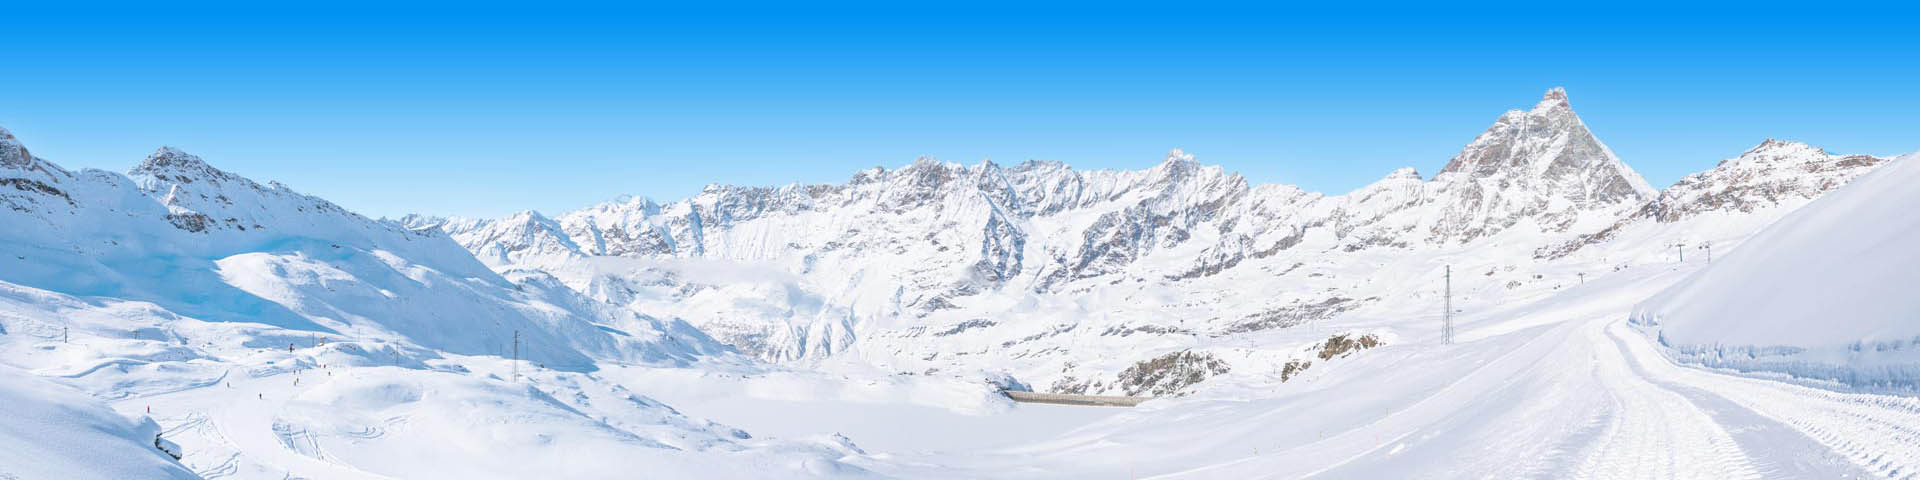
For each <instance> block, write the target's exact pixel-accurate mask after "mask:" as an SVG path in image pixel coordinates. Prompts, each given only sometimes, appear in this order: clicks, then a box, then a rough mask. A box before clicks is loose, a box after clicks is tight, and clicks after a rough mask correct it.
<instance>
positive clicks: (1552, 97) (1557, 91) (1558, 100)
mask: <svg viewBox="0 0 1920 480" xmlns="http://www.w3.org/2000/svg"><path fill="white" fill-rule="evenodd" d="M1552 108H1573V104H1572V103H1569V102H1568V101H1567V89H1565V88H1561V87H1553V88H1549V89H1547V94H1546V95H1542V96H1541V97H1540V103H1538V104H1535V105H1534V106H1533V109H1534V110H1536V111H1538V110H1541V109H1552Z"/></svg>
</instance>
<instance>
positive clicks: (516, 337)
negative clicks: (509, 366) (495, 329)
mask: <svg viewBox="0 0 1920 480" xmlns="http://www.w3.org/2000/svg"><path fill="white" fill-rule="evenodd" d="M513 381H514V383H519V382H520V331H519V330H514V331H513Z"/></svg>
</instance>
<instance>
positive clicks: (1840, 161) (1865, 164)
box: [1535, 139, 1889, 259]
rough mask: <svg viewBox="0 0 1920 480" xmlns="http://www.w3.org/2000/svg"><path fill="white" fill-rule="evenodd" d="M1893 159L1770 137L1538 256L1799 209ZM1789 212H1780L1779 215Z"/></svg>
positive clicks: (1552, 256) (1556, 255) (1554, 256)
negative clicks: (1716, 217)
mask: <svg viewBox="0 0 1920 480" xmlns="http://www.w3.org/2000/svg"><path fill="white" fill-rule="evenodd" d="M1888 160H1889V159H1887V158H1883V157H1875V156H1872V155H1835V154H1830V153H1827V152H1826V151H1825V150H1821V149H1819V148H1817V147H1814V146H1812V145H1807V144H1805V143H1800V142H1789V141H1783V140H1773V139H1769V140H1767V141H1765V142H1761V143H1760V144H1759V145H1756V146H1754V147H1753V148H1751V149H1748V150H1747V151H1746V152H1743V153H1741V154H1740V156H1738V157H1734V158H1729V159H1725V160H1721V161H1720V163H1719V164H1717V165H1715V166H1714V167H1713V168H1712V169H1710V170H1707V171H1704V172H1699V173H1695V174H1692V175H1688V176H1686V178H1682V179H1680V181H1678V182H1674V184H1673V185H1672V186H1670V187H1667V189H1666V190H1663V191H1661V192H1660V195H1659V196H1658V197H1656V198H1654V199H1653V200H1652V201H1650V202H1648V203H1646V204H1644V205H1642V206H1641V207H1640V208H1638V209H1636V210H1635V211H1634V212H1633V213H1632V214H1630V215H1628V216H1625V217H1622V218H1621V219H1619V220H1618V221H1616V222H1614V223H1613V224H1611V225H1608V226H1607V227H1606V228H1604V229H1601V230H1598V231H1595V232H1591V233H1586V234H1582V235H1580V236H1579V237H1576V238H1574V239H1572V240H1569V241H1567V242H1565V243H1561V244H1556V245H1551V246H1546V247H1541V248H1540V249H1539V250H1538V251H1536V252H1535V256H1536V257H1538V258H1542V259H1557V258H1562V257H1565V256H1567V255H1571V254H1573V252H1576V251H1579V250H1580V249H1582V248H1584V247H1586V246H1588V245H1593V244H1598V243H1601V242H1605V241H1608V240H1612V239H1614V238H1616V237H1618V236H1619V235H1621V234H1622V233H1623V232H1625V231H1627V230H1630V229H1634V228H1647V227H1646V225H1647V224H1654V223H1657V224H1672V223H1678V222H1682V221H1685V220H1687V219H1689V218H1693V217H1696V216H1699V215H1703V214H1707V213H1723V214H1752V213H1755V212H1758V211H1761V210H1773V211H1780V210H1785V209H1790V208H1795V207H1798V206H1800V205H1803V204H1805V203H1807V202H1810V201H1812V200H1813V199H1815V198H1818V197H1819V196H1820V195H1823V194H1825V193H1827V192H1830V191H1833V190H1834V189H1836V188H1839V187H1840V186H1842V185H1846V184H1847V183H1848V182H1851V181H1853V179H1854V178H1856V177H1859V176H1860V175H1863V174H1866V173H1867V172H1870V171H1873V169H1875V168H1877V167H1879V166H1881V165H1882V164H1885V163H1886V162H1887V161H1888ZM1779 214H1783V213H1775V215H1779Z"/></svg>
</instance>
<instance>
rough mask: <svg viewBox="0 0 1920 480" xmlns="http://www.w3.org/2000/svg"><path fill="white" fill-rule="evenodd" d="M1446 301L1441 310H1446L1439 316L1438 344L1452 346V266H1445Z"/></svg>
mask: <svg viewBox="0 0 1920 480" xmlns="http://www.w3.org/2000/svg"><path fill="white" fill-rule="evenodd" d="M1446 285H1447V286H1446V289H1447V293H1446V301H1445V302H1444V303H1442V304H1441V308H1445V309H1447V310H1446V312H1443V313H1442V314H1441V315H1440V343H1444V344H1448V345H1452V344H1453V265H1447V274H1446Z"/></svg>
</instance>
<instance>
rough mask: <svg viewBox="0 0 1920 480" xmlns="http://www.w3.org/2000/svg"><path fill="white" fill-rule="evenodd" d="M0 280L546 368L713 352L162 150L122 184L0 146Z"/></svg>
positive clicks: (443, 244)
mask: <svg viewBox="0 0 1920 480" xmlns="http://www.w3.org/2000/svg"><path fill="white" fill-rule="evenodd" d="M0 146H3V147H0V154H4V157H3V158H0V182H3V183H4V184H5V185H8V186H10V187H12V188H8V189H6V192H5V194H4V195H0V203H4V205H5V206H6V207H8V208H7V209H6V210H4V211H0V220H3V221H4V222H5V223H6V225H7V226H8V228H6V229H4V230H0V250H4V251H6V252H8V254H9V255H8V256H7V258H4V259H0V281H5V282H10V283H14V284H18V285H24V286H29V287H35V288H42V289H46V290H51V291H55V292H60V293H65V294H70V295H79V296H91V297H110V298H119V299H128V300H139V301H146V302H152V303H154V304H156V305H159V306H161V307H162V308H165V309H167V310H169V311H171V312H174V313H177V314H180V315H184V316H190V317H195V318H199V319H203V320H211V321H234V322H253V323H263V324H268V325H273V326H277V327H281V328H285V329H290V330H298V331H302V332H311V333H313V334H317V335H323V336H328V337H332V338H334V339H336V340H348V339H381V340H392V341H404V342H408V343H412V344H414V345H418V346H421V347H425V348H429V349H432V350H438V351H445V352H452V353H462V354H499V353H502V352H505V351H506V350H505V349H506V348H508V347H509V343H511V342H512V336H513V335H514V332H516V331H518V332H519V334H520V344H521V352H522V353H521V354H522V356H523V357H524V358H528V359H532V360H535V361H538V362H541V363H543V364H546V365H549V366H552V367H555V368H568V369H591V368H593V365H594V363H595V361H596V360H614V361H632V362H686V361H690V360H692V359H693V358H695V357H697V356H699V355H703V354H706V353H713V352H720V351H722V350H723V348H722V347H720V346H718V345H717V344H714V343H712V342H710V341H708V340H707V339H706V338H705V337H704V336H702V335H699V334H698V333H697V332H696V331H695V330H693V329H692V328H689V327H688V326H686V325H684V324H680V323H676V322H671V321H661V320H657V319H654V318H652V317H647V316H644V315H641V314H638V313H636V312H633V311H631V310H627V309H620V308H611V307H609V306H606V305H603V304H600V303H598V302H594V301H591V300H588V299H586V298H584V297H581V296H579V295H578V294H577V293H575V292H574V291H572V290H570V289H567V288H565V287H563V286H561V285H560V284H558V283H557V282H553V281H550V280H547V279H542V278H540V277H543V276H542V275H538V274H533V275H530V276H524V277H523V278H522V281H510V280H508V279H507V278H504V277H502V276H501V275H500V274H497V273H495V272H494V271H492V270H489V269H488V268H487V267H486V266H485V265H484V264H482V263H480V262H478V261H475V259H474V257H473V256H472V254H470V253H469V252H467V251H465V250H464V249H462V248H461V247H460V246H459V245H457V244H455V243H453V242H451V241H450V240H448V239H447V238H446V237H445V236H444V235H442V234H440V233H438V232H431V231H416V230H409V229H407V228H404V227H402V226H400V225H397V224H393V223H389V222H382V221H374V220H370V219H367V218H365V217H361V216H359V215H357V214H354V213H352V212H348V211H346V210H345V209H342V208H340V207H338V206H336V205H334V204H332V203H330V202H327V201H325V200H321V199H318V198H313V197H309V196H306V195H302V194H299V193H297V192H294V191H293V190H291V189H288V188H287V187H286V186H284V185H280V184H277V183H273V184H268V185H261V184H258V183H255V182H253V181H252V180H248V179H246V178H243V177H240V176H237V175H233V174H231V173H228V172H225V171H221V170H219V169H216V168H213V167H212V166H210V165H208V164H206V163H205V162H204V161H202V160H201V159H200V158H199V157H196V156H193V155H190V154H187V153H184V152H181V151H179V150H176V149H173V148H161V149H159V150H158V151H156V152H154V153H153V154H152V155H150V156H148V157H147V158H146V160H145V161H143V162H141V163H140V164H139V165H138V166H136V167H135V168H134V169H133V170H132V171H131V172H129V174H128V175H125V176H123V175H119V174H115V173H111V172H105V171H99V170H85V171H80V172H77V173H75V172H69V171H67V170H65V169H62V168H60V167H59V166H57V165H54V164H52V163H51V162H47V161H46V160H43V159H39V158H35V157H33V156H31V155H29V154H27V150H26V149H25V148H24V147H23V146H21V145H20V143H19V141H18V140H17V139H13V138H11V135H8V136H7V138H6V139H4V140H0ZM674 332H682V333H681V334H679V335H673V333H674Z"/></svg>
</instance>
